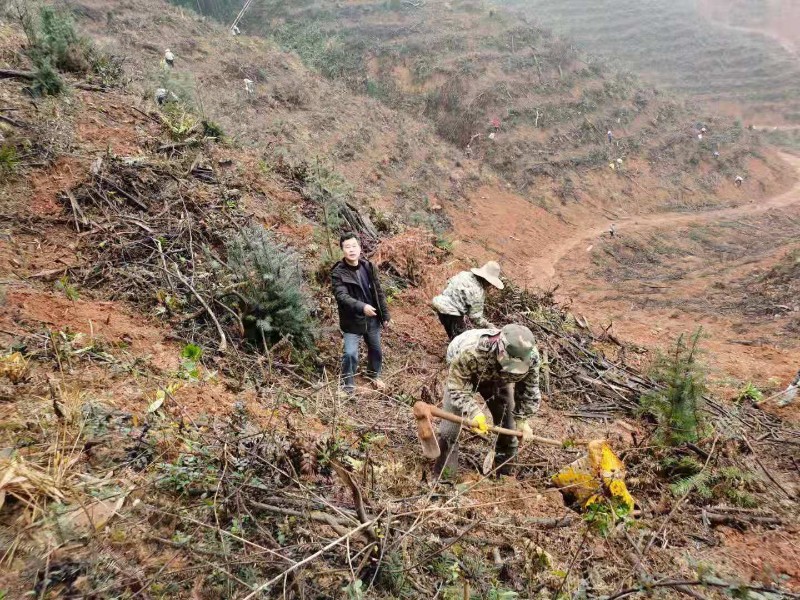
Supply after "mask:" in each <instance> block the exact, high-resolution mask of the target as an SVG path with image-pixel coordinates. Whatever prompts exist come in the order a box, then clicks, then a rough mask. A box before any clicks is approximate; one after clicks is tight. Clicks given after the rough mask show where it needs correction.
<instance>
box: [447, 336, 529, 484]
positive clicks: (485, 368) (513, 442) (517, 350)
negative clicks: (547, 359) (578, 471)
mask: <svg viewBox="0 0 800 600" xmlns="http://www.w3.org/2000/svg"><path fill="white" fill-rule="evenodd" d="M540 363H541V361H540V359H539V351H538V349H537V348H536V343H535V339H534V337H533V333H531V330H530V329H528V328H527V327H523V326H522V325H506V326H505V327H503V328H502V329H472V330H470V331H466V332H464V333H462V334H461V335H459V336H458V337H457V338H456V339H454V340H453V341H452V342H450V346H448V348H447V364H448V366H449V371H448V374H447V380H446V381H445V392H444V406H443V408H444V410H446V411H449V412H451V413H453V414H455V415H458V416H463V417H467V418H469V419H470V420H471V421H472V423H473V427H472V430H473V431H474V432H476V433H480V434H484V433H486V432H487V431H488V426H487V424H486V415H484V414H483V412H482V411H481V407H480V406H479V405H478V403H477V402H476V401H475V392H478V393H479V394H480V395H481V397H483V399H484V401H485V402H486V405H487V406H488V407H489V411H490V412H491V413H492V420H493V421H494V423H495V425H500V426H502V427H506V428H508V429H515V428H516V429H521V430H522V431H523V432H524V433H528V434H530V435H532V432H531V428H530V427H529V426H528V424H527V422H525V421H526V420H527V419H528V418H530V417H531V416H532V415H533V414H534V413H536V412H537V411H538V410H539V406H540V404H541V401H542V393H541V391H540V389H539V368H540ZM460 429H461V426H460V425H458V424H456V423H451V422H449V421H444V420H443V421H442V422H441V425H440V428H439V448H441V451H442V453H441V456H439V458H438V459H437V461H436V464H435V465H434V475H435V476H436V477H439V476H440V475H441V474H442V472H443V471H444V470H445V469H447V472H446V473H445V475H446V476H455V474H456V473H457V472H458V434H459V431H460ZM518 445H519V442H518V440H517V438H516V437H515V436H508V435H501V436H499V437H498V439H497V445H496V447H495V451H496V453H495V466H496V467H498V466H499V467H500V469H499V472H500V473H507V472H508V470H509V469H508V468H507V467H503V466H502V465H504V464H505V463H507V462H508V461H509V459H511V458H513V457H514V456H516V454H517V446H518Z"/></svg>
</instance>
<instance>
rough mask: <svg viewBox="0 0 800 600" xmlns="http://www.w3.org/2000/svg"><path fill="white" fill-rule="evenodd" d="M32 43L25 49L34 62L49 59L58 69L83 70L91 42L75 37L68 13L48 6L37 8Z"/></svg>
mask: <svg viewBox="0 0 800 600" xmlns="http://www.w3.org/2000/svg"><path fill="white" fill-rule="evenodd" d="M33 35H34V38H35V43H34V45H33V46H32V47H31V48H30V49H29V53H30V56H31V58H32V59H33V61H34V63H36V64H41V63H44V62H49V63H51V64H52V65H53V66H54V67H55V68H56V69H58V70H59V71H68V72H71V73H85V72H87V71H88V70H89V69H90V68H91V65H90V64H89V61H88V55H89V51H90V48H91V44H90V43H89V42H88V40H86V39H85V38H82V37H79V36H78V34H77V32H76V31H75V25H74V24H73V22H72V19H71V17H70V16H69V15H68V14H66V13H64V12H61V11H57V10H56V9H55V8H53V7H52V6H42V7H41V8H40V9H39V26H38V29H37V30H36V31H35V33H34V34H33Z"/></svg>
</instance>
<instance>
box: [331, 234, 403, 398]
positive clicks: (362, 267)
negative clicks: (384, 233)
mask: <svg viewBox="0 0 800 600" xmlns="http://www.w3.org/2000/svg"><path fill="white" fill-rule="evenodd" d="M339 247H340V248H341V249H342V254H343V257H342V260H340V261H339V262H337V263H336V264H335V265H334V267H333V269H332V270H331V285H332V287H333V295H334V297H335V298H336V304H337V305H338V307H339V327H340V328H341V330H342V335H343V337H344V352H343V354H342V379H341V388H340V390H339V395H340V396H343V397H352V395H353V393H354V392H355V373H356V368H357V367H358V348H359V345H360V343H361V338H364V341H365V342H366V344H367V371H366V376H367V378H368V379H370V380H371V381H372V387H374V388H375V389H376V390H383V389H386V384H385V383H384V382H383V381H382V380H381V379H380V375H381V366H382V363H383V353H382V351H381V327H388V326H389V324H390V323H391V320H390V317H389V308H388V306H387V305H386V295H385V294H384V293H383V288H382V287H381V283H380V280H379V279H378V270H377V269H376V268H375V265H373V264H372V263H371V262H370V261H368V260H367V259H365V258H362V257H361V243H360V242H359V240H358V236H357V235H356V234H355V233H345V234H343V235H342V236H341V237H340V238H339Z"/></svg>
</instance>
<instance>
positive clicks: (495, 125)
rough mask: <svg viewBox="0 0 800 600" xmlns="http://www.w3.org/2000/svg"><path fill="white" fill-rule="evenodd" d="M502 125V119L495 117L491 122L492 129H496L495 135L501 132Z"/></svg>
mask: <svg viewBox="0 0 800 600" xmlns="http://www.w3.org/2000/svg"><path fill="white" fill-rule="evenodd" d="M500 125H501V123H500V119H499V118H497V117H493V118H492V122H491V126H492V129H494V131H495V133H498V132H499V131H500Z"/></svg>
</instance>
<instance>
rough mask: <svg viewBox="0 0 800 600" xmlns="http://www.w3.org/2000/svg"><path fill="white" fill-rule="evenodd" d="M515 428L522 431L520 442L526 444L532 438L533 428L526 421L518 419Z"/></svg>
mask: <svg viewBox="0 0 800 600" xmlns="http://www.w3.org/2000/svg"><path fill="white" fill-rule="evenodd" d="M517 428H518V429H519V430H520V431H521V432H522V443H523V444H527V443H528V442H530V441H531V440H533V429H531V426H530V425H529V424H528V422H527V421H520V422H519V423H517Z"/></svg>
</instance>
